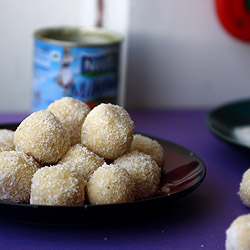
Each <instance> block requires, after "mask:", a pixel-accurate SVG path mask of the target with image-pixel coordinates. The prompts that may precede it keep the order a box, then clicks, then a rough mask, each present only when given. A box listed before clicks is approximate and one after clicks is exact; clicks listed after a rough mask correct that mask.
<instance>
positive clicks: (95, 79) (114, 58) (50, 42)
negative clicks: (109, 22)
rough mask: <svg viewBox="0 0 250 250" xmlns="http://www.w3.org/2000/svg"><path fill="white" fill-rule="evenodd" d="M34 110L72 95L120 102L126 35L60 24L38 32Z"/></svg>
mask: <svg viewBox="0 0 250 250" xmlns="http://www.w3.org/2000/svg"><path fill="white" fill-rule="evenodd" d="M34 38H35V39H34V65H33V93H32V111H38V110H41V109H46V108H47V107H48V105H49V104H50V103H52V102H53V101H55V100H57V99H60V98H62V97H65V96H70V97H73V98H76V99H78V100H81V101H85V102H87V103H88V104H89V105H90V106H95V105H96V104H98V103H101V102H110V103H117V98H118V87H119V86H118V85H119V84H118V82H119V55H120V45H121V42H122V37H121V35H119V34H116V33H113V32H110V31H107V30H104V29H101V28H76V27H56V28H45V29H40V30H38V31H36V32H35V34H34Z"/></svg>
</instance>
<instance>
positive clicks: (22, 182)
mask: <svg viewBox="0 0 250 250" xmlns="http://www.w3.org/2000/svg"><path fill="white" fill-rule="evenodd" d="M38 167H39V165H38V163H37V162H36V161H35V160H34V159H33V158H32V157H31V156H28V155H26V154H25V153H23V152H21V151H4V152H1V153H0V200H1V201H10V202H15V203H23V202H29V199H30V188H31V179H32V177H33V175H34V173H35V172H36V171H37V170H38Z"/></svg>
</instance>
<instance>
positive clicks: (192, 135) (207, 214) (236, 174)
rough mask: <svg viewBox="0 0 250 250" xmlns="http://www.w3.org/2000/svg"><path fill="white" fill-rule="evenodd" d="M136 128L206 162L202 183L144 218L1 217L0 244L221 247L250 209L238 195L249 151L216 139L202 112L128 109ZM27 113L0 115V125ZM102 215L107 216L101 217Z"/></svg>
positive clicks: (249, 162) (31, 246) (19, 246)
mask: <svg viewBox="0 0 250 250" xmlns="http://www.w3.org/2000/svg"><path fill="white" fill-rule="evenodd" d="M130 114H131V116H132V118H133V120H134V121H135V125H136V131H138V132H142V133H146V134H149V135H152V136H157V137H161V138H163V139H167V140H170V141H173V142H175V143H178V144H181V145H183V146H185V147H187V148H188V149H190V150H192V151H193V152H195V153H196V154H197V155H198V156H199V157H201V159H202V160H203V161H204V162H205V164H206V166H207V176H206V178H205V180H204V182H203V183H202V184H201V186H200V187H199V188H198V189H196V190H195V191H194V192H193V193H191V194H190V195H188V196H186V197H185V198H183V199H181V200H179V201H177V202H175V203H174V204H173V207H172V208H169V209H167V208H166V212H161V214H159V215H157V216H151V215H149V216H148V218H147V219H145V220H144V221H141V220H140V221H133V222H132V221H127V222H122V223H116V224H105V225H104V224H99V225H97V224H92V225H82V226H49V225H30V224H22V223H14V222H7V221H2V222H1V223H0V243H1V246H2V247H5V248H8V249H168V250H171V249H192V250H193V249H225V247H224V242H225V230H226V229H227V228H228V227H229V225H230V223H231V222H232V221H233V220H234V219H235V218H236V217H237V216H239V215H241V214H245V213H248V212H249V209H248V208H246V207H244V206H243V205H242V203H241V201H240V199H239V197H238V195H237V192H238V188H239V183H240V181H241V176H242V174H243V172H244V171H246V169H247V168H248V167H249V165H250V159H249V157H248V153H247V152H246V151H244V150H242V149H240V148H236V147H233V146H232V145H228V144H226V143H225V142H222V141H220V140H219V139H217V138H216V137H214V136H213V135H212V134H211V133H210V132H209V131H208V129H207V127H206V124H205V117H206V115H207V111H206V110H196V111H134V112H130ZM24 117H25V114H18V115H15V114H12V115H8V114H2V115H1V114H0V123H7V122H18V121H20V120H21V119H23V118H24ZM104 216H105V215H104Z"/></svg>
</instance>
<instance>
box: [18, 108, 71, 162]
mask: <svg viewBox="0 0 250 250" xmlns="http://www.w3.org/2000/svg"><path fill="white" fill-rule="evenodd" d="M14 141H15V145H16V147H17V149H20V150H22V151H24V152H25V153H26V154H28V155H31V156H33V157H34V158H35V159H36V160H37V161H38V162H39V163H41V164H53V163H57V162H58V161H59V160H60V159H61V158H62V157H63V155H64V154H65V153H66V152H67V150H68V148H69V146H70V141H69V136H68V133H67V131H66V130H65V128H64V126H63V125H62V123H61V122H60V121H59V120H58V119H57V118H56V117H55V116H54V115H53V114H52V113H51V112H50V111H49V110H41V111H38V112H35V113H33V114H31V115H30V116H28V117H27V118H26V119H24V120H23V121H22V122H21V124H20V125H19V126H18V128H17V129H16V131H15V133H14Z"/></svg>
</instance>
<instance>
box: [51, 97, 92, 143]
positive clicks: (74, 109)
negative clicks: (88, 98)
mask: <svg viewBox="0 0 250 250" xmlns="http://www.w3.org/2000/svg"><path fill="white" fill-rule="evenodd" d="M48 110H49V111H51V112H52V113H53V114H54V115H55V116H56V117H57V118H58V119H59V120H60V121H61V123H62V124H63V125H64V127H65V128H66V130H67V131H68V132H69V136H70V141H71V145H75V144H77V143H80V142H81V129H82V124H83V122H84V119H85V117H86V116H87V114H88V113H89V111H90V108H89V106H88V105H87V104H86V103H84V102H81V101H79V100H77V99H74V98H72V97H63V98H61V99H60V100H56V101H55V102H53V103H51V104H50V105H49V107H48Z"/></svg>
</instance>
